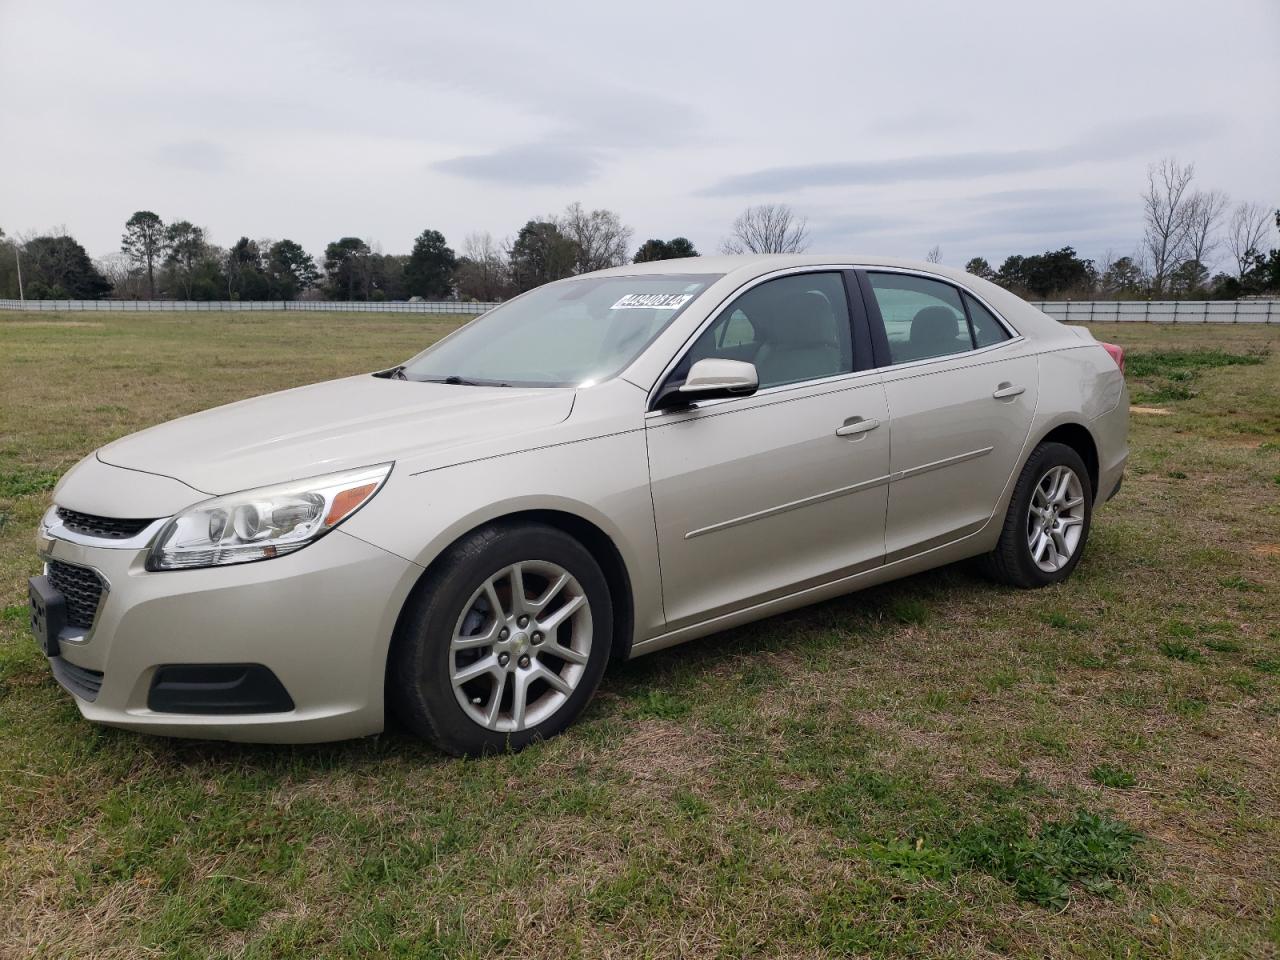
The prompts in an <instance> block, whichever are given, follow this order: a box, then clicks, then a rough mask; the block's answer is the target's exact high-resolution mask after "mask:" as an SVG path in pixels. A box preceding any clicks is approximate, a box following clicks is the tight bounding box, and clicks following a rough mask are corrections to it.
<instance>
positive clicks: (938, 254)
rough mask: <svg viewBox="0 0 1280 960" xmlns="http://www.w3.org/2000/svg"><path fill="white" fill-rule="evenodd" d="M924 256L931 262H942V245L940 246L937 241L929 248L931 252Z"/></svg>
mask: <svg viewBox="0 0 1280 960" xmlns="http://www.w3.org/2000/svg"><path fill="white" fill-rule="evenodd" d="M924 258H925V260H927V261H928V262H929V263H941V262H942V247H940V246H938V245H937V244H936V243H935V244H934V245H933V246H932V247H930V248H929V252H928V253H926V254H925V257H924Z"/></svg>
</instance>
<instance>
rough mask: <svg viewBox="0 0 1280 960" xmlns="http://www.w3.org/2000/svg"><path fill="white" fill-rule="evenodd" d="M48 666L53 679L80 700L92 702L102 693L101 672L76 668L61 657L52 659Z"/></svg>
mask: <svg viewBox="0 0 1280 960" xmlns="http://www.w3.org/2000/svg"><path fill="white" fill-rule="evenodd" d="M49 664H50V666H52V667H53V678H54V679H55V680H57V681H58V682H59V683H60V684H62V685H63V686H64V687H66V688H67V689H68V690H70V691H71V692H72V693H74V694H75V695H76V696H77V697H79V698H80V699H81V700H89V701H90V702H92V701H94V700H97V699H98V694H99V693H100V692H102V671H101V670H89V669H87V668H85V667H77V666H76V665H75V664H74V663H68V662H67V661H66V660H64V659H62V657H54V658H53V659H52V660H50V661H49Z"/></svg>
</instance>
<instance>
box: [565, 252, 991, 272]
mask: <svg viewBox="0 0 1280 960" xmlns="http://www.w3.org/2000/svg"><path fill="white" fill-rule="evenodd" d="M831 264H848V265H850V266H860V267H898V268H903V269H908V270H919V271H921V272H924V273H939V274H943V275H950V274H953V273H956V274H959V275H961V276H968V274H965V273H963V271H953V270H951V269H950V268H947V267H942V266H940V265H939V264H936V263H925V262H923V261H920V260H904V259H901V258H898V257H874V256H865V255H860V256H853V255H850V254H814V253H744V254H736V255H730V254H724V255H717V256H712V257H682V258H680V259H677V260H650V261H647V262H645V263H628V264H624V265H623V266H621V267H612V268H610V269H608V270H597V271H595V272H594V273H592V274H590V276H593V277H609V276H613V277H635V276H644V275H646V274H648V275H652V274H667V275H670V274H685V273H693V274H729V273H741V274H743V275H744V277H745V276H746V275H748V274H753V273H754V274H766V273H771V272H773V271H774V270H787V269H790V268H792V267H812V266H829V265H831Z"/></svg>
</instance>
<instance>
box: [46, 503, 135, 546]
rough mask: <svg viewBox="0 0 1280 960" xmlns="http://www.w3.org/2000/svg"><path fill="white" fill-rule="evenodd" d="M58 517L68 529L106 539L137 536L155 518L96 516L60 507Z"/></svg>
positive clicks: (126, 538)
mask: <svg viewBox="0 0 1280 960" xmlns="http://www.w3.org/2000/svg"><path fill="white" fill-rule="evenodd" d="M58 519H59V520H61V521H62V525H63V526H64V527H66V528H67V529H68V530H74V531H75V532H76V533H82V534H84V535H85V536H86V537H101V538H102V539H104V540H128V539H129V538H130V537H136V536H137V535H138V534H140V533H141V532H142V531H143V530H145V529H146V528H147V527H148V526H150V525H151V524H152V523H154V522H155V521H154V520H120V519H117V518H116V517H96V516H94V515H93V514H91V513H81V512H80V511H79V510H68V509H67V508H66V507H59V508H58Z"/></svg>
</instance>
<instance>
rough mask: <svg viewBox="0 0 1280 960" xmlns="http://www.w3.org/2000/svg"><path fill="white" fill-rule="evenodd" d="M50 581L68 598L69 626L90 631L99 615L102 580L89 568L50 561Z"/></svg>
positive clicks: (59, 561)
mask: <svg viewBox="0 0 1280 960" xmlns="http://www.w3.org/2000/svg"><path fill="white" fill-rule="evenodd" d="M48 576H49V581H50V582H51V583H52V584H53V585H54V587H55V588H56V589H57V590H58V592H59V593H61V594H62V595H63V596H64V597H66V598H67V625H68V626H71V627H80V628H81V629H84V630H88V629H89V628H90V627H92V626H93V618H94V617H95V616H97V614H98V602H99V601H100V600H101V599H102V578H101V577H99V576H98V574H97V573H95V572H94V571H92V570H90V569H89V568H88V567H77V566H73V565H72V564H69V563H63V562H62V561H61V560H51V561H49V574H48Z"/></svg>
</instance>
